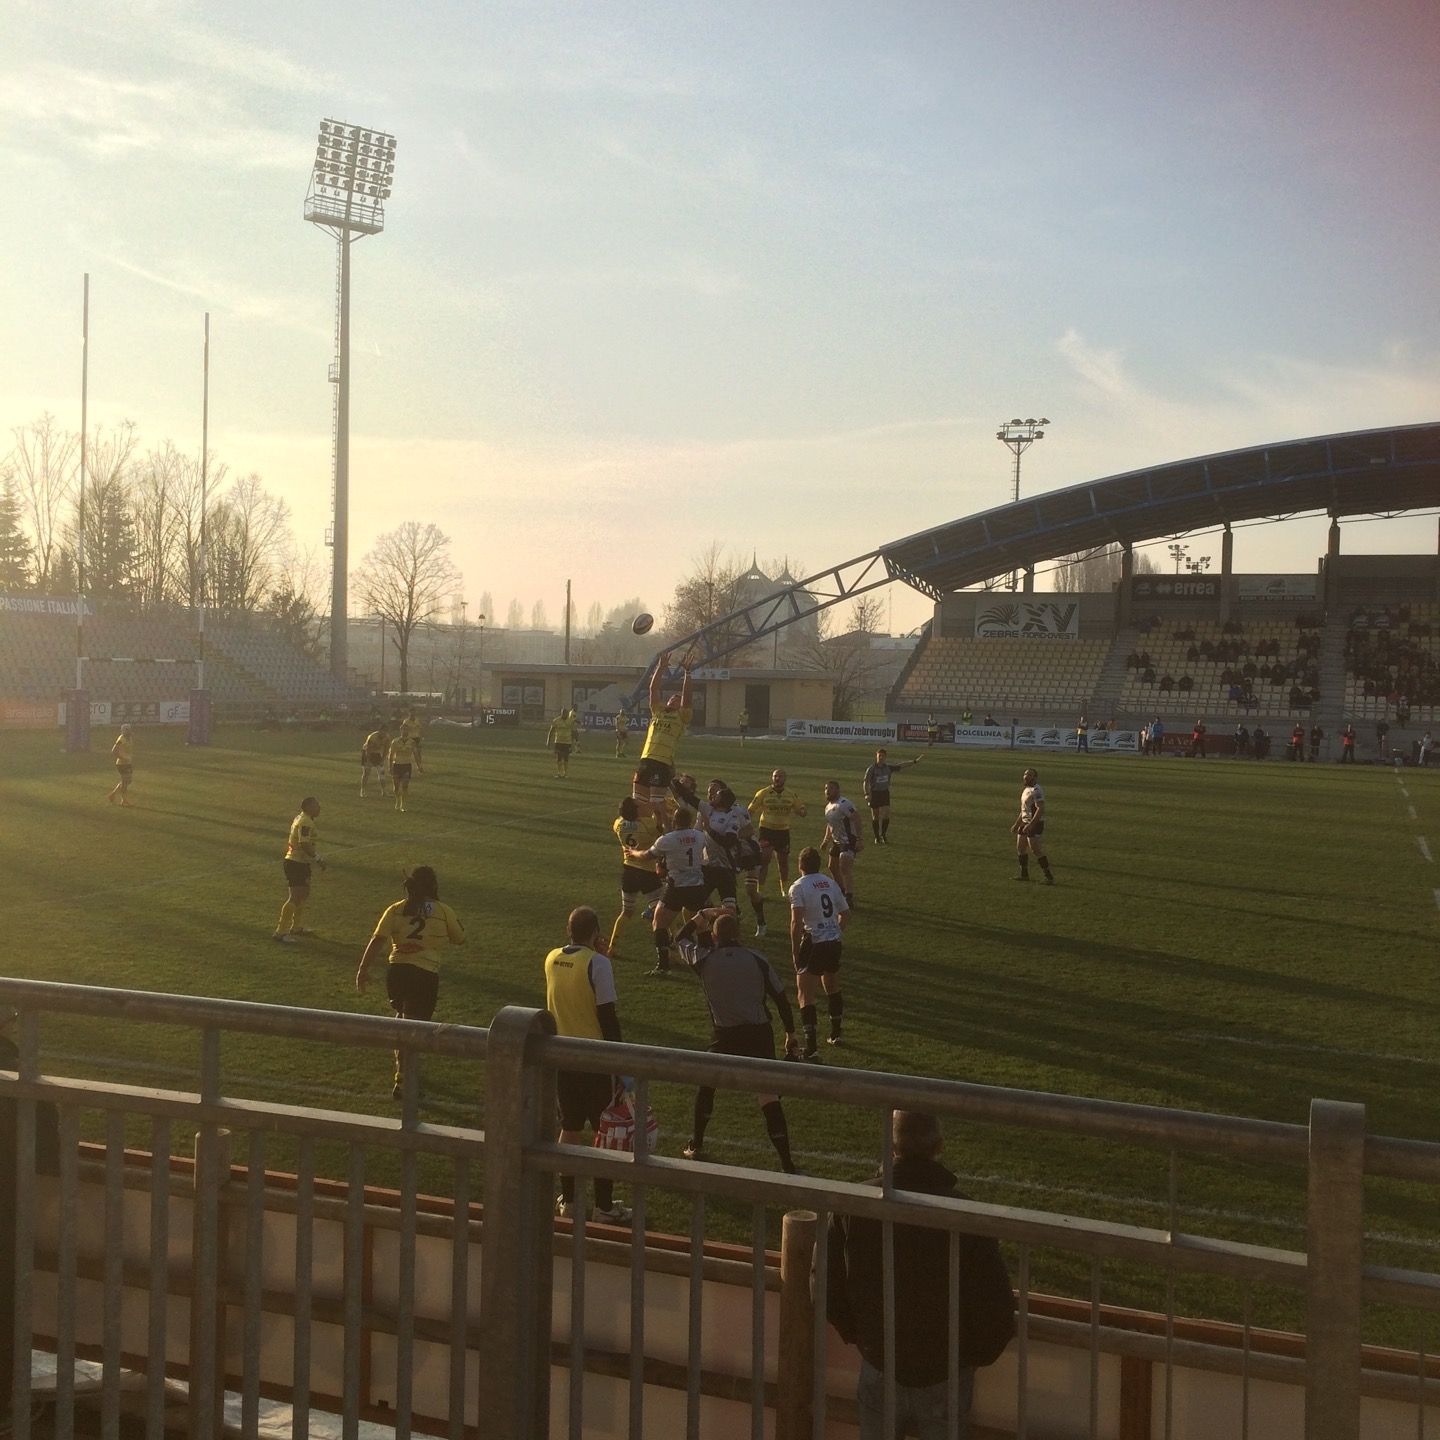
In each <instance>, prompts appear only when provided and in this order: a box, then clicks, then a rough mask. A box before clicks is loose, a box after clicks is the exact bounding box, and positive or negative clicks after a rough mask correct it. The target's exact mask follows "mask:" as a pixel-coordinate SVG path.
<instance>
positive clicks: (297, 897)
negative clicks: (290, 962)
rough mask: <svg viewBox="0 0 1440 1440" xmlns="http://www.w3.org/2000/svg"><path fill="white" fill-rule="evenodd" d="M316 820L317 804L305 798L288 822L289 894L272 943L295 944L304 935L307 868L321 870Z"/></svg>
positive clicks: (286, 881) (287, 882) (311, 796)
mask: <svg viewBox="0 0 1440 1440" xmlns="http://www.w3.org/2000/svg"><path fill="white" fill-rule="evenodd" d="M319 816H320V802H319V801H318V800H317V799H316V798H315V797H314V796H313V795H307V796H306V797H305V798H304V799H303V800H302V801H301V802H300V813H299V814H298V815H297V816H296V817H295V818H294V819H293V820H292V821H291V822H290V834H289V836H288V838H287V839H286V841H285V860H284V865H285V884H286V885H287V886H288V887H289V894H288V895H287V896H286V899H285V903H284V904H283V905H282V906H281V907H280V919H279V920H278V921H277V922H276V924H275V934H274V935H273V936H272V937H271V938H272V939H275V940H278V941H280V942H281V944H284V945H294V944H297V943H298V939H299V937H300V936H301V935H308V934H310V931H309V930H307V929H305V926H304V920H305V907H306V906H307V905H308V904H309V903H310V867H311V866H312V865H318V866H319V867H320V868H321V869H322V870H323V869H324V868H325V862H324V861H323V860H322V859H321V858H320V856H319V854H318V852H317V850H316V847H317V846H318V845H319V843H320V835H319V832H318V831H317V830H316V828H315V821H316V820H317V819H318V818H319Z"/></svg>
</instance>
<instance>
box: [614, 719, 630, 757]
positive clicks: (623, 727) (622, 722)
mask: <svg viewBox="0 0 1440 1440" xmlns="http://www.w3.org/2000/svg"><path fill="white" fill-rule="evenodd" d="M629 748H630V717H629V716H628V715H626V713H625V712H624V711H623V710H621V711H619V712H618V713H617V714H616V716H615V758H616V759H617V760H618V759H619V758H620V757H621V756H622V755H623V754H624V753H625V752H626V751H627V750H628V749H629Z"/></svg>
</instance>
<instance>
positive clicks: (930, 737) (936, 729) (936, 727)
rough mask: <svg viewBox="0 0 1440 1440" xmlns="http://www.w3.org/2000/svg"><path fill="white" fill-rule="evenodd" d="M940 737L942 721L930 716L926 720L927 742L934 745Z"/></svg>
mask: <svg viewBox="0 0 1440 1440" xmlns="http://www.w3.org/2000/svg"><path fill="white" fill-rule="evenodd" d="M939 739H940V722H939V721H938V720H937V719H936V718H935V717H934V716H933V715H931V716H928V717H927V718H926V721H925V740H926V743H927V744H930V745H934V744H935V743H936V742H937V741H938V740H939Z"/></svg>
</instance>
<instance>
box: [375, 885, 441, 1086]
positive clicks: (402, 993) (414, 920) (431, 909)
mask: <svg viewBox="0 0 1440 1440" xmlns="http://www.w3.org/2000/svg"><path fill="white" fill-rule="evenodd" d="M404 883H405V898H404V899H403V900H397V901H396V902H395V903H394V904H393V905H391V906H390V907H389V908H388V909H387V910H386V911H385V913H384V914H383V915H381V917H380V919H379V920H378V921H377V922H376V925H375V933H374V934H373V935H371V937H370V943H369V944H368V945H367V946H366V947H365V953H364V954H363V955H362V956H361V957H360V968H359V969H358V970H357V971H356V972H355V988H356V989H357V990H358V991H359V992H360V993H361V994H362V995H363V994H364V993H365V986H366V984H367V983H368V981H369V978H370V967H371V966H372V965H373V964H375V962H376V961H378V960H379V958H380V956H381V955H382V954H383V953H384V951H385V948H386V946H387V945H388V946H389V948H390V959H389V963H388V964H387V966H386V967H385V993H386V994H387V995H388V996H389V997H390V1008H391V1009H392V1010H393V1011H394V1012H395V1013H396V1014H397V1015H398V1016H399V1017H400V1018H401V1019H402V1020H430V1019H433V1018H434V1015H435V1002H436V1001H437V1000H438V999H439V997H440V952H441V951H442V950H443V949H444V948H445V946H447V945H463V944H464V943H465V927H464V926H463V925H462V924H461V923H460V921H459V918H458V917H457V916H456V914H455V912H454V911H453V910H452V909H451V908H450V907H449V906H448V905H442V904H441V903H440V880H439V877H438V876H437V875H436V874H435V872H434V870H432V869H431V868H430V866H428V865H417V866H416V867H415V868H414V869H413V870H412V871H411V872H410V873H409V874H408V875H407V876H406V877H405V882H404ZM400 1055H401V1052H400V1051H398V1050H397V1051H396V1052H395V1083H394V1085H393V1086H392V1088H391V1091H390V1093H391V1094H392V1095H393V1096H394V1097H395V1098H396V1099H397V1100H398V1099H399V1098H400V1093H401V1086H402V1081H403V1076H402V1067H401V1059H400Z"/></svg>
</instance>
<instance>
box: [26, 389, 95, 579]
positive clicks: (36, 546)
mask: <svg viewBox="0 0 1440 1440" xmlns="http://www.w3.org/2000/svg"><path fill="white" fill-rule="evenodd" d="M13 433H14V436H15V448H14V449H13V450H12V451H11V452H10V470H11V474H12V476H13V477H14V482H15V496H16V499H17V500H18V501H19V504H20V513H21V516H22V518H23V522H24V525H25V528H26V529H27V530H28V531H29V532H30V545H31V552H32V554H33V556H34V576H35V587H36V589H38V590H42V591H49V592H52V593H53V589H54V586H53V581H54V576H53V573H52V572H53V570H54V568H55V562H56V559H57V558H58V556H59V553H60V551H61V549H62V548H63V539H62V537H63V531H64V527H65V519H66V506H67V502H68V501H69V499H70V492H71V490H72V489H73V488H74V485H75V476H76V471H77V467H78V465H79V460H80V439H79V436H77V435H75V434H73V433H72V432H70V431H69V430H62V429H60V427H59V426H58V425H57V424H56V423H55V417H54V416H53V415H51V414H49V413H46V414H44V415H42V416H41V417H40V418H39V419H38V420H36V421H34V422H33V423H32V424H30V425H22V426H20V427H19V428H17V429H16V430H15V431H14V432H13ZM72 583H73V581H72Z"/></svg>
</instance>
